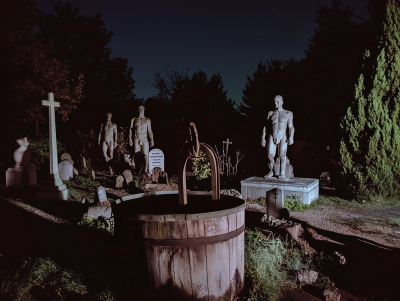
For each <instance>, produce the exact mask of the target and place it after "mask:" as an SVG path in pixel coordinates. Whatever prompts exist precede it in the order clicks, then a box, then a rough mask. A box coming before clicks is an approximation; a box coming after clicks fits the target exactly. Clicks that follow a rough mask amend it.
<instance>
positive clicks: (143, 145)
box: [129, 105, 154, 173]
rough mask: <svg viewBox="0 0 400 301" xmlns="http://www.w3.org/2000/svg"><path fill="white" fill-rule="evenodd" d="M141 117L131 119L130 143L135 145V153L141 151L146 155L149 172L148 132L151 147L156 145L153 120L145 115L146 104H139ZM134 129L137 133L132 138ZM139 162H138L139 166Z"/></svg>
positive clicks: (146, 168)
mask: <svg viewBox="0 0 400 301" xmlns="http://www.w3.org/2000/svg"><path fill="white" fill-rule="evenodd" d="M138 111H139V117H134V118H132V119H131V126H130V128H129V145H130V146H132V145H135V146H134V148H135V154H137V153H138V152H141V153H142V154H143V156H144V162H145V170H144V172H145V173H149V141H148V140H147V134H149V137H150V147H153V146H154V138H153V132H152V130H151V121H150V119H149V118H147V117H145V116H144V106H143V105H140V106H139V109H138ZM132 131H134V132H135V135H134V137H133V140H132ZM135 157H137V156H135ZM137 165H138V164H136V166H137Z"/></svg>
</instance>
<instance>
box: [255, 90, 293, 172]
mask: <svg viewBox="0 0 400 301" xmlns="http://www.w3.org/2000/svg"><path fill="white" fill-rule="evenodd" d="M274 102H275V108H276V110H275V111H270V112H268V115H267V122H266V124H265V126H264V128H263V133H262V136H261V145H262V146H263V147H265V145H266V144H267V149H268V167H269V172H268V174H267V175H265V176H264V178H270V177H272V176H274V167H275V165H278V166H277V167H278V168H276V169H275V170H277V171H278V172H275V176H277V177H278V179H285V178H286V177H289V176H290V175H285V171H286V163H287V162H286V161H287V157H286V151H287V146H288V144H289V145H292V144H293V135H294V127H293V113H292V112H290V111H287V110H284V109H283V108H282V105H283V98H282V96H280V95H276V96H275V98H274ZM287 128H289V139H288V138H287V135H286V129H287ZM265 136H267V141H266V139H265ZM277 148H278V157H277V159H276V162H275V154H276V150H277Z"/></svg>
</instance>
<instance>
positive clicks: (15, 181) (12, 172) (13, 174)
mask: <svg viewBox="0 0 400 301" xmlns="http://www.w3.org/2000/svg"><path fill="white" fill-rule="evenodd" d="M36 185H37V178H36V168H35V166H30V165H28V166H15V167H11V168H9V169H7V171H6V186H7V187H30V186H36Z"/></svg>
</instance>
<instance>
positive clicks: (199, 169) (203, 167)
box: [192, 151, 211, 180]
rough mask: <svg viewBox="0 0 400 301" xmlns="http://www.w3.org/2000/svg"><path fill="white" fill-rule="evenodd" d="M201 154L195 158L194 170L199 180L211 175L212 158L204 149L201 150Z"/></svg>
mask: <svg viewBox="0 0 400 301" xmlns="http://www.w3.org/2000/svg"><path fill="white" fill-rule="evenodd" d="M199 155H200V156H199V157H198V158H195V159H194V160H193V167H192V170H193V172H194V175H195V176H196V179H197V180H201V179H207V178H209V177H210V176H211V165H210V160H209V159H208V157H207V155H206V154H205V153H204V152H203V151H200V152H199Z"/></svg>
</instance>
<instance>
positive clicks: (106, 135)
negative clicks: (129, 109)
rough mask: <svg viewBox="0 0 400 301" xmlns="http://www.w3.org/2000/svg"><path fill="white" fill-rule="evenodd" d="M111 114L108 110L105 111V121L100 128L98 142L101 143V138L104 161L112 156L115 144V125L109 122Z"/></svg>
mask: <svg viewBox="0 0 400 301" xmlns="http://www.w3.org/2000/svg"><path fill="white" fill-rule="evenodd" d="M111 117H112V114H111V113H110V112H108V113H107V122H106V123H103V124H102V125H101V128H100V133H99V138H98V143H99V145H101V144H100V143H101V140H103V145H102V148H103V155H104V159H106V162H108V161H110V160H111V159H112V158H113V153H114V148H115V147H116V146H117V139H118V133H117V125H116V124H115V123H112V122H111ZM107 150H108V151H109V154H110V156H108V155H107Z"/></svg>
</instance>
